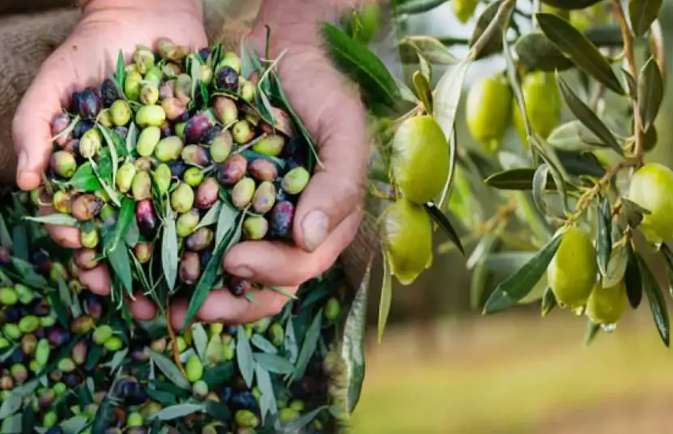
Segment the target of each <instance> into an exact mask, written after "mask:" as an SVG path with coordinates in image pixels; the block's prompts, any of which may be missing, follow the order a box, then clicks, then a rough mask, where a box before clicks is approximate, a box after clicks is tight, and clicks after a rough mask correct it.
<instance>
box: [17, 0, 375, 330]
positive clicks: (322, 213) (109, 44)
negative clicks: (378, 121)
mask: <svg viewBox="0 0 673 434" xmlns="http://www.w3.org/2000/svg"><path fill="white" fill-rule="evenodd" d="M265 3H269V4H271V3H272V2H265ZM277 3H282V2H277ZM264 7H266V6H263V8H264ZM264 12H265V11H264V10H263V11H262V13H261V15H260V17H262V18H261V19H264V17H271V16H273V15H276V12H275V11H266V13H264ZM202 17H203V15H202V11H201V6H200V1H197V2H194V1H189V0H164V1H162V0H158V2H157V1H153V0H148V1H143V2H136V1H135V0H133V1H128V2H124V1H118V2H106V1H105V0H89V1H88V2H83V4H82V19H81V22H80V23H79V25H78V26H77V27H76V28H75V30H74V31H73V33H72V34H71V35H70V36H69V37H68V39H67V40H66V41H65V42H64V43H63V44H62V45H61V46H60V47H59V48H58V49H57V50H56V51H55V52H54V53H53V54H52V55H51V56H50V57H49V58H48V59H47V60H46V61H45V62H44V64H43V65H42V67H41V69H40V71H39V73H38V75H37V76H36V78H35V80H34V82H33V84H32V85H31V87H30V88H29V89H28V91H27V92H26V94H25V95H24V97H23V99H22V101H21V104H20V106H19V108H18V109H17V112H16V115H15V118H14V122H13V126H12V128H13V137H14V143H15V148H16V152H17V155H18V167H17V183H18V185H19V187H20V188H21V189H23V190H32V189H35V188H37V187H38V186H39V185H40V183H41V179H42V175H41V174H42V173H43V172H44V171H45V169H46V167H47V165H48V161H49V156H50V153H51V148H52V142H51V139H50V137H51V126H50V125H51V121H52V119H53V118H54V116H55V115H57V114H58V113H59V112H60V110H61V108H62V107H67V106H68V105H69V102H70V101H69V100H70V98H71V95H72V93H73V91H77V90H81V89H82V88H84V87H85V86H95V85H97V84H98V83H100V82H102V81H103V80H104V79H105V78H106V77H108V76H109V75H110V73H111V72H112V71H113V68H114V65H115V59H116V55H117V53H118V52H119V50H120V49H121V50H122V51H123V52H124V53H125V55H126V56H127V59H129V60H130V56H131V55H132V53H133V51H134V50H135V48H136V46H137V45H146V46H153V45H154V41H156V40H157V39H158V38H160V37H168V38H170V39H171V40H173V41H174V42H175V43H177V44H181V45H186V46H188V47H190V48H191V49H198V48H202V47H205V46H207V44H208V41H207V38H206V34H205V31H204V25H203V18H202ZM265 24H268V25H270V27H271V29H272V47H271V55H272V56H274V55H278V53H279V52H281V51H282V50H285V49H287V51H286V53H285V55H284V56H283V58H282V60H281V61H280V63H279V74H280V76H281V78H282V79H283V84H284V86H285V91H286V93H287V95H288V97H289V99H290V102H291V104H292V105H293V107H294V108H295V110H296V111H297V113H298V114H299V115H300V116H301V117H302V119H303V120H304V122H305V123H306V126H307V128H308V129H309V131H310V132H311V134H312V135H313V137H314V138H315V139H316V141H317V143H318V144H319V156H320V159H321V161H322V163H323V167H322V168H316V171H315V173H314V175H313V177H312V179H311V181H310V183H309V185H308V186H307V188H306V190H305V191H304V193H303V194H302V197H301V199H300V202H299V204H298V207H297V210H296V214H295V218H294V224H293V238H294V244H292V245H291V244H287V243H285V244H284V243H278V242H269V241H246V242H243V243H241V244H238V245H236V246H234V247H233V248H232V249H231V250H229V251H228V252H227V254H226V255H225V258H224V260H223V264H222V266H223V268H224V270H225V272H227V273H229V274H231V275H234V276H238V277H241V278H244V279H246V280H250V281H252V282H256V283H258V284H260V285H268V286H281V287H285V288H286V289H288V290H289V291H290V292H294V291H296V290H297V287H298V286H299V285H300V284H302V283H303V282H305V281H306V280H309V279H311V278H313V277H316V276H318V275H320V274H322V273H323V272H324V271H326V270H327V269H328V268H329V267H331V266H332V264H333V263H334V262H335V261H336V259H337V257H338V256H339V254H340V253H341V252H342V250H343V249H344V248H345V247H347V246H348V244H350V242H351V241H352V239H353V237H354V236H355V233H356V232H357V228H358V226H359V223H360V218H361V213H362V208H361V200H362V195H363V191H364V189H363V185H362V184H363V182H362V181H363V179H364V173H365V167H366V157H367V143H368V142H367V126H366V116H365V113H364V109H363V107H362V104H361V102H360V100H359V98H358V96H357V94H355V93H354V92H352V91H350V90H349V88H348V86H347V85H346V84H345V83H344V81H343V77H342V76H341V75H340V74H339V73H338V72H337V71H336V70H335V69H334V68H333V67H332V66H330V63H329V62H328V61H327V59H326V57H325V55H324V54H323V52H322V51H321V49H320V48H319V46H320V44H319V40H318V36H317V31H316V29H317V25H316V23H315V22H313V23H300V22H297V23H294V24H293V25H290V24H289V23H283V22H278V23H273V22H269V21H268V20H267V21H266V22H260V23H259V24H258V25H257V26H256V30H253V32H252V33H251V35H250V39H251V41H252V42H253V43H254V44H255V45H257V47H258V50H259V51H260V52H263V50H260V48H262V47H264V45H263V44H265V36H266V29H265V27H264V26H265ZM274 24H277V25H278V27H274ZM295 24H296V25H295ZM274 30H275V32H274ZM52 211H53V210H50V209H49V207H44V209H43V210H42V212H43V213H49V212H52ZM48 230H49V232H50V234H51V236H52V238H54V239H55V240H56V241H57V242H58V243H59V244H61V245H63V246H65V247H68V248H72V249H77V248H80V247H82V245H81V242H80V234H79V230H78V229H77V228H72V227H61V226H48ZM79 278H80V280H81V282H82V283H83V284H84V285H85V286H86V287H88V288H89V289H90V290H91V291H93V292H94V293H96V294H99V295H103V296H105V295H107V294H109V293H110V276H109V270H108V268H107V266H106V265H100V266H98V267H97V268H95V269H93V270H90V271H81V273H80V276H79ZM255 297H256V300H257V303H250V302H249V301H247V300H246V299H245V298H236V297H234V296H233V295H232V294H231V293H230V292H229V291H228V290H227V289H226V288H221V289H215V290H213V291H211V292H210V295H209V298H208V299H207V300H206V302H205V303H204V304H203V307H202V308H201V310H200V311H199V313H198V320H199V321H204V322H224V323H229V324H241V323H248V322H252V321H256V320H257V319H260V318H262V317H265V316H269V315H273V314H275V313H277V312H279V311H280V309H281V308H282V307H283V306H284V305H285V303H286V302H287V301H288V299H287V297H286V296H284V295H282V294H279V293H278V292H276V291H269V290H266V291H265V290H263V289H262V290H258V291H257V292H256V293H255ZM187 305H188V300H187V299H176V300H173V301H171V306H170V310H171V312H170V313H171V321H172V323H173V326H174V327H176V328H180V327H182V324H183V321H184V318H185V315H186V311H187ZM129 306H130V309H131V311H132V313H133V314H134V316H135V317H136V318H137V319H139V320H150V319H152V318H154V316H155V315H156V312H157V308H156V306H154V304H153V303H152V302H151V301H150V300H149V299H148V298H147V297H145V296H144V295H143V294H142V293H136V294H135V296H134V300H129Z"/></svg>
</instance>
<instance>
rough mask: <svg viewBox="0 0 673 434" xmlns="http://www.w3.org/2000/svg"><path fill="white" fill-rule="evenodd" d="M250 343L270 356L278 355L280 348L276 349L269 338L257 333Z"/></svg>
mask: <svg viewBox="0 0 673 434" xmlns="http://www.w3.org/2000/svg"><path fill="white" fill-rule="evenodd" d="M250 343H252V344H253V345H254V346H256V347H257V348H259V349H260V350H262V351H264V352H265V353H268V354H278V348H276V347H275V346H274V345H273V344H272V343H271V342H270V341H269V340H268V339H267V338H265V337H264V336H262V335H260V334H257V333H255V334H254V335H252V339H250Z"/></svg>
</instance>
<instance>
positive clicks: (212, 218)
mask: <svg viewBox="0 0 673 434" xmlns="http://www.w3.org/2000/svg"><path fill="white" fill-rule="evenodd" d="M222 206H223V205H222V202H216V203H215V205H213V206H212V207H210V209H209V210H208V212H206V214H205V215H204V216H203V218H202V219H201V221H200V222H199V224H198V225H197V226H196V228H195V229H194V231H196V230H197V229H200V228H204V227H207V226H211V225H214V224H215V223H217V220H218V218H219V216H220V209H222Z"/></svg>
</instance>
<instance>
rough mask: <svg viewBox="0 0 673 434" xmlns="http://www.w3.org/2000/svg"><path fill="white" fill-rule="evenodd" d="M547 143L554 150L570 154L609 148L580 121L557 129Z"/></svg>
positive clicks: (573, 121) (568, 123)
mask: <svg viewBox="0 0 673 434" xmlns="http://www.w3.org/2000/svg"><path fill="white" fill-rule="evenodd" d="M547 142H549V144H550V145H551V146H552V147H553V148H554V149H558V150H560V151H568V152H583V151H594V150H596V149H601V148H606V147H608V146H609V145H606V144H605V143H603V140H601V139H599V138H598V137H596V135H595V134H594V133H593V132H592V131H591V130H590V129H589V128H587V127H586V126H585V125H584V124H583V123H582V121H579V120H572V121H570V122H566V123H565V124H562V125H559V126H558V127H556V128H555V129H554V131H552V132H551V134H549V137H547ZM620 148H621V146H620Z"/></svg>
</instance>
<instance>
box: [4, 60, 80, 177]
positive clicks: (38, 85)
mask: <svg viewBox="0 0 673 434" xmlns="http://www.w3.org/2000/svg"><path fill="white" fill-rule="evenodd" d="M57 63H58V62H54V61H52V60H47V61H46V62H45V63H44V64H43V66H42V67H41V68H40V72H39V73H38V75H37V76H36V77H35V80H34V82H33V84H32V85H31V86H30V88H28V90H27V91H26V93H25V94H24V96H23V98H22V100H21V103H20V104H19V107H18V109H17V110H16V114H15V115H14V119H13V121H12V135H13V138H14V148H15V150H16V153H17V156H18V166H17V175H16V182H17V184H18V185H19V187H20V188H21V189H22V190H33V189H35V188H37V187H38V186H39V185H40V182H41V180H42V173H44V171H45V170H46V168H47V165H48V164H49V155H50V153H51V148H52V142H51V136H52V134H51V122H52V119H53V118H54V116H56V115H57V114H58V113H59V111H60V110H61V106H62V102H63V100H64V97H65V95H66V92H65V89H66V88H67V86H66V84H65V80H64V75H63V68H61V67H59V65H58V64H57Z"/></svg>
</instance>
